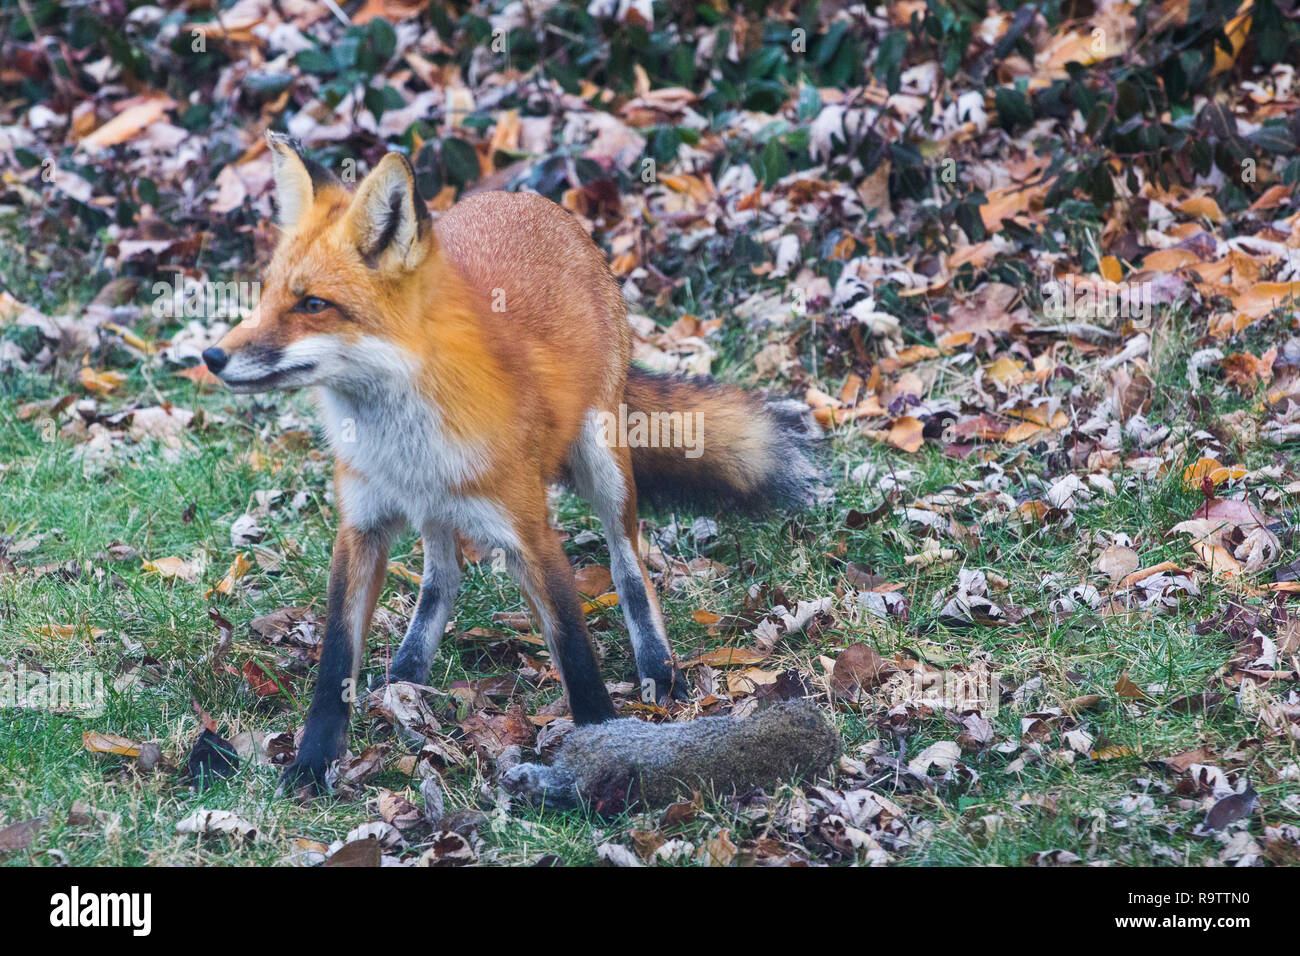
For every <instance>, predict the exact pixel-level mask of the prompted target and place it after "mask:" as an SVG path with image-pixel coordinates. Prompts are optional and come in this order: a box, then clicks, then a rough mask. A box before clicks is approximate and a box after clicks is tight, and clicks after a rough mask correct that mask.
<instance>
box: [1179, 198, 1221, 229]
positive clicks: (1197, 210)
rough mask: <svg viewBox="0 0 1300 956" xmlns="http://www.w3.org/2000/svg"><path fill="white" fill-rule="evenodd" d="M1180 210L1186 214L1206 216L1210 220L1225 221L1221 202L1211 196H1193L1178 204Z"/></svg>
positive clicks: (1215, 221) (1214, 221)
mask: <svg viewBox="0 0 1300 956" xmlns="http://www.w3.org/2000/svg"><path fill="white" fill-rule="evenodd" d="M1178 211H1179V212H1181V213H1182V214H1183V215H1184V216H1198V217H1204V218H1206V219H1208V220H1210V222H1213V223H1221V222H1223V211H1222V210H1221V209H1219V204H1218V203H1217V202H1215V201H1214V200H1213V199H1212V198H1210V197H1209V196H1193V197H1192V198H1191V199H1187V200H1184V201H1183V202H1182V203H1180V204H1179V205H1178Z"/></svg>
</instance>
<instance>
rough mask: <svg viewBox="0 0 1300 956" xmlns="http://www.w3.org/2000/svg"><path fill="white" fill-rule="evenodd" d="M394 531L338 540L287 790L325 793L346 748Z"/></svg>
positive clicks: (342, 534)
mask: <svg viewBox="0 0 1300 956" xmlns="http://www.w3.org/2000/svg"><path fill="white" fill-rule="evenodd" d="M395 530H396V527H395V522H392V521H385V522H382V523H379V524H377V525H375V526H371V527H357V526H355V525H344V526H343V527H342V528H340V529H339V533H338V536H337V537H336V538H335V539H334V559H333V562H332V563H331V565H330V583H329V601H328V605H327V610H326V622H325V640H324V644H323V647H322V649H321V657H320V667H319V668H318V669H317V672H316V687H315V690H314V691H313V692H312V698H311V706H310V707H309V708H308V709H307V724H306V728H305V729H304V731H303V735H302V743H301V744H299V746H298V756H297V758H296V759H295V760H294V762H293V763H291V764H290V765H289V766H288V767H286V768H285V770H284V778H283V789H284V790H286V791H289V790H300V789H304V788H305V789H306V790H308V791H309V792H310V793H318V792H321V791H322V790H324V789H325V774H326V771H327V770H328V769H329V765H330V764H331V763H333V762H334V761H335V760H337V759H338V758H339V757H341V756H343V752H344V750H345V749H346V748H347V742H348V717H349V715H350V714H351V712H352V701H353V700H354V699H355V696H356V688H357V676H358V673H359V672H360V669H361V658H362V654H363V652H364V650H365V638H366V633H367V632H368V631H369V630H370V618H371V615H372V614H373V613H374V610H375V602H376V601H378V600H379V592H380V589H381V588H382V587H383V583H384V573H385V571H386V569H387V567H388V548H389V544H390V543H391V542H392V538H393V533H394V531H395Z"/></svg>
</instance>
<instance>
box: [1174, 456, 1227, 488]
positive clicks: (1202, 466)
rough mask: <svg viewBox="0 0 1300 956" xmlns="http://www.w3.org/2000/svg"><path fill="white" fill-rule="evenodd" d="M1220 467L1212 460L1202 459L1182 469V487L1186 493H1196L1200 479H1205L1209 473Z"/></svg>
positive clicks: (1218, 463)
mask: <svg viewBox="0 0 1300 956" xmlns="http://www.w3.org/2000/svg"><path fill="white" fill-rule="evenodd" d="M1218 467H1220V462H1218V461H1216V460H1215V459H1213V458H1202V459H1200V460H1198V461H1196V462H1194V463H1192V464H1190V465H1188V466H1187V467H1186V468H1184V469H1183V487H1184V488H1186V489H1187V490H1188V491H1197V490H1198V489H1199V488H1200V487H1201V479H1202V478H1207V477H1209V475H1210V472H1212V471H1214V469H1216V468H1218Z"/></svg>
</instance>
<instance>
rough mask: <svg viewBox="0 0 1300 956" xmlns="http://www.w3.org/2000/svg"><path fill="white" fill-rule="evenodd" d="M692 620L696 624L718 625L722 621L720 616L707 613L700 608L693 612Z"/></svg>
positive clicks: (710, 612)
mask: <svg viewBox="0 0 1300 956" xmlns="http://www.w3.org/2000/svg"><path fill="white" fill-rule="evenodd" d="M691 620H692V621H694V622H695V623H696V624H717V623H718V622H719V621H721V620H722V618H721V617H720V616H718V615H717V614H714V613H713V612H712V611H706V610H704V608H698V609H697V610H694V611H692V612H691Z"/></svg>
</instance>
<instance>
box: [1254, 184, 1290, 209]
mask: <svg viewBox="0 0 1300 956" xmlns="http://www.w3.org/2000/svg"><path fill="white" fill-rule="evenodd" d="M1290 201H1291V187H1290V186H1284V185H1282V184H1281V183H1278V184H1276V185H1274V186H1269V187H1268V189H1265V190H1264V194H1263V195H1262V196H1260V197H1259V198H1258V199H1256V200H1255V201H1254V202H1253V203H1251V204H1250V211H1251V212H1261V211H1263V210H1265V209H1276V208H1277V207H1278V206H1285V205H1286V204H1287V203H1289V202H1290Z"/></svg>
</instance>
